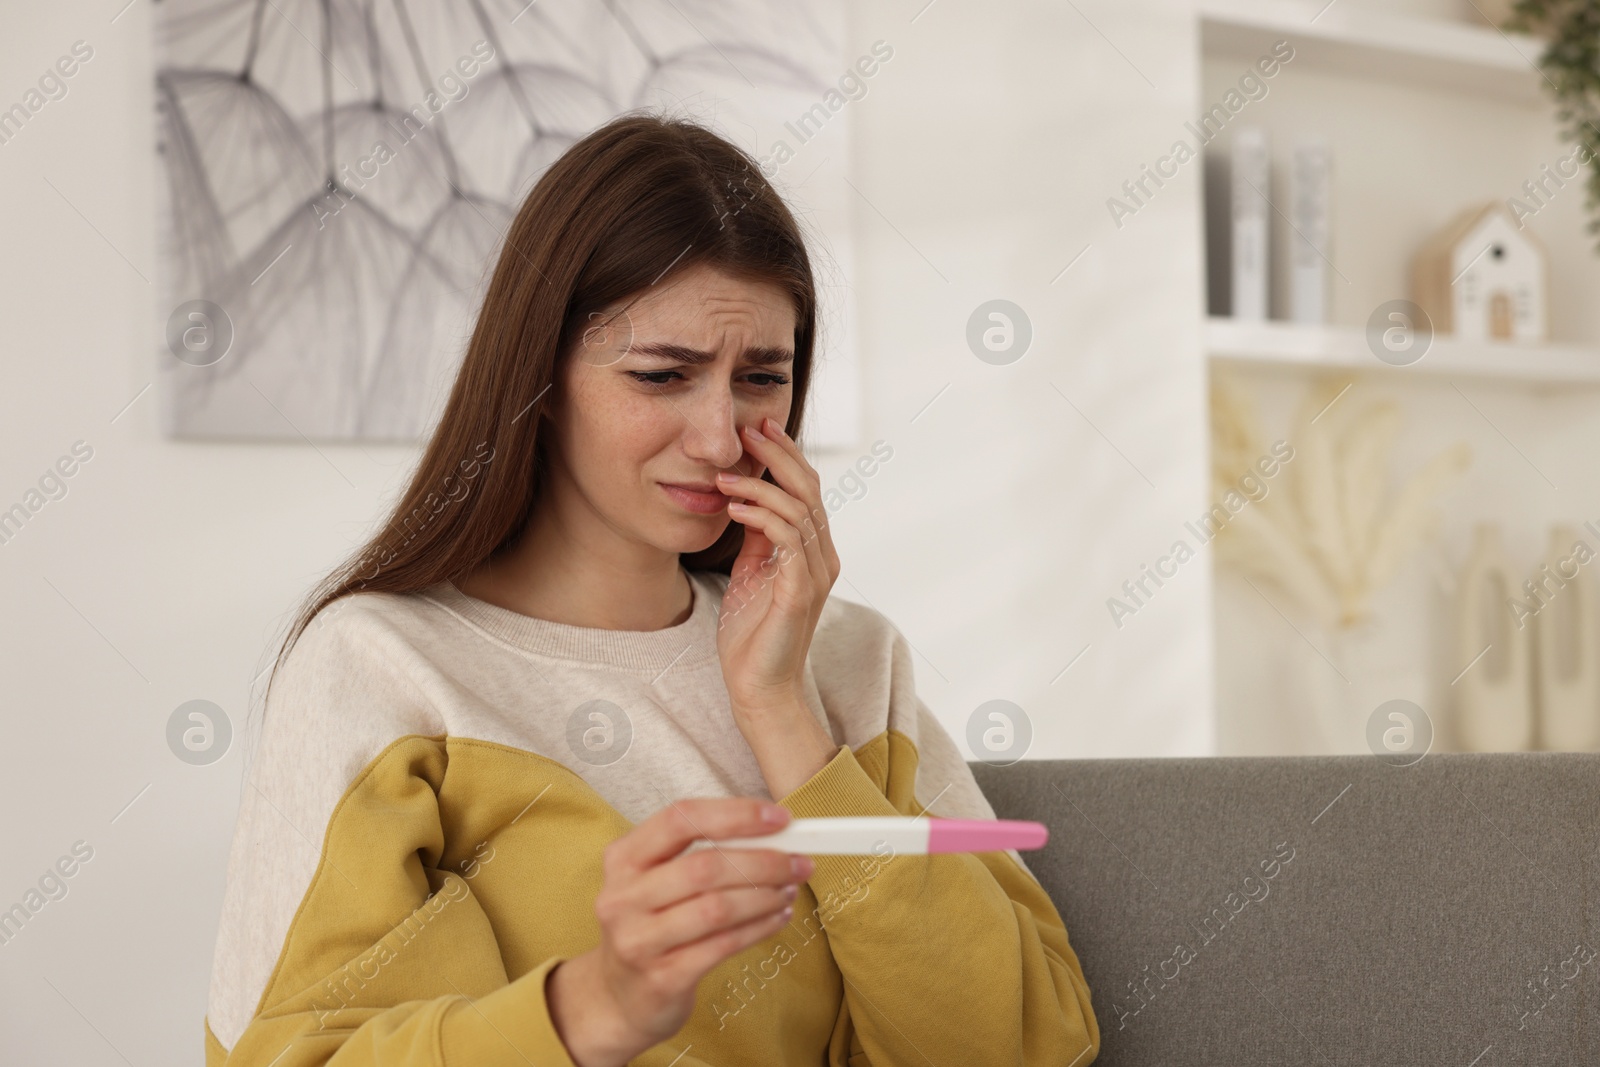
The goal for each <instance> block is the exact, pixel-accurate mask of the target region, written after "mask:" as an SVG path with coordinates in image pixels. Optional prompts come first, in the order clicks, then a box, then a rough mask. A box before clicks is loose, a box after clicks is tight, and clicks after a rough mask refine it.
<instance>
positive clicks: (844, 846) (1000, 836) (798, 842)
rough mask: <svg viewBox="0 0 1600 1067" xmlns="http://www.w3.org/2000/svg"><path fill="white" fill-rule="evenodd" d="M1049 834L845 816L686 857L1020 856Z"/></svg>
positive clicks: (990, 823)
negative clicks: (735, 852)
mask: <svg viewBox="0 0 1600 1067" xmlns="http://www.w3.org/2000/svg"><path fill="white" fill-rule="evenodd" d="M1049 839H1050V830H1049V828H1048V827H1047V826H1045V825H1044V824H1043V823H1038V822H1024V821H1020V820H1017V819H939V818H931V817H929V816H926V815H919V816H916V817H912V818H908V817H904V816H897V815H888V816H879V815H844V816H835V817H832V818H821V819H791V820H790V821H789V824H788V825H787V826H785V827H784V828H783V829H781V830H778V831H775V832H773V833H770V834H762V835H760V836H758V837H727V838H723V839H722V840H720V841H712V840H709V839H707V838H700V839H698V840H696V841H693V842H691V843H690V845H689V848H688V849H687V850H686V851H689V852H693V851H696V850H698V849H706V848H770V849H775V850H777V851H779V852H798V853H800V854H802V855H811V856H825V855H831V856H868V855H873V854H875V853H876V852H877V851H878V847H879V844H880V842H881V843H883V844H887V845H888V846H889V847H890V848H891V849H893V850H894V851H895V852H896V853H899V854H902V855H912V856H920V855H926V854H928V853H933V852H1001V851H1004V850H1005V849H1012V848H1014V849H1016V850H1017V851H1019V852H1026V851H1031V850H1033V849H1039V848H1043V847H1044V843H1045V842H1046V841H1048V840H1049Z"/></svg>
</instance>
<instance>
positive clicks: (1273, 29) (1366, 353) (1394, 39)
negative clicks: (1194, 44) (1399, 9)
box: [1197, 0, 1600, 385]
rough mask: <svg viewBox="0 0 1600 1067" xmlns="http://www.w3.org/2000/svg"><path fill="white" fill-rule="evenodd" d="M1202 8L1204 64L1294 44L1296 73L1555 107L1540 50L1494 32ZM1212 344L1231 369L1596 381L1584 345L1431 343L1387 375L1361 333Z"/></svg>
mask: <svg viewBox="0 0 1600 1067" xmlns="http://www.w3.org/2000/svg"><path fill="white" fill-rule="evenodd" d="M1197 10H1198V12H1199V17H1200V42H1201V49H1202V52H1203V53H1204V54H1207V55H1213V56H1218V57H1232V58H1243V59H1248V58H1249V57H1252V56H1256V55H1261V54H1264V53H1267V52H1270V51H1271V48H1272V45H1273V43H1274V42H1275V41H1279V40H1283V39H1288V40H1291V41H1292V42H1293V44H1294V47H1295V50H1296V57H1295V63H1296V64H1297V65H1299V66H1300V67H1301V68H1305V67H1310V68H1312V69H1317V70H1321V71H1325V72H1328V73H1334V74H1338V75H1341V76H1346V77H1352V78H1360V79H1363V80H1391V81H1398V82H1404V83H1408V84H1413V85H1421V86H1425V87H1428V88H1433V89H1438V90H1445V91H1449V92H1465V93H1471V94H1476V95H1480V96H1485V97H1492V98H1495V99H1497V100H1499V101H1500V102H1502V103H1505V102H1511V103H1515V104H1519V105H1525V106H1528V107H1537V108H1548V107H1550V106H1551V104H1550V101H1549V100H1548V99H1547V98H1546V96H1545V95H1544V93H1543V82H1544V76H1543V75H1542V74H1541V73H1540V72H1539V69H1538V57H1539V55H1540V52H1541V51H1542V48H1543V45H1542V43H1541V42H1539V41H1538V40H1536V39H1534V38H1532V37H1527V36H1523V35H1520V34H1508V33H1505V32H1503V31H1501V30H1499V29H1496V28H1494V27H1491V26H1488V25H1482V26H1478V25H1472V24H1470V23H1466V22H1461V23H1453V22H1447V21H1445V20H1442V19H1437V18H1420V17H1417V16H1414V15H1404V14H1393V13H1388V12H1382V11H1372V10H1368V9H1363V8H1350V7H1344V6H1340V5H1339V4H1338V3H1337V2H1335V3H1331V4H1330V3H1328V2H1327V0H1199V3H1198V4H1197ZM1205 339H1206V352H1207V356H1208V357H1209V358H1210V359H1212V360H1216V361H1220V362H1227V363H1239V364H1254V365H1279V366H1297V367H1306V368H1313V369H1315V368H1326V369H1330V370H1332V369H1344V370H1372V371H1375V372H1380V373H1390V372H1392V373H1410V374H1422V375H1460V376H1470V377H1479V378H1500V379H1506V380H1512V381H1523V382H1531V383H1554V384H1573V385H1593V384H1600V349H1593V348H1587V347H1584V346H1578V345H1567V344H1544V345H1513V344H1467V343H1462V342H1459V341H1455V340H1453V339H1451V338H1449V337H1435V338H1434V340H1433V343H1432V346H1431V347H1430V349H1429V351H1428V353H1427V355H1426V356H1425V357H1424V358H1423V359H1421V360H1420V361H1418V362H1417V363H1415V364H1413V365H1411V366H1409V367H1392V366H1390V365H1388V364H1385V363H1383V362H1382V361H1380V360H1378V359H1377V358H1376V357H1375V356H1374V355H1373V353H1372V351H1371V349H1370V348H1369V347H1368V346H1367V343H1366V338H1365V336H1364V333H1363V331H1361V330H1358V329H1351V328H1347V327H1332V326H1327V327H1321V326H1319V327H1307V326H1299V325H1294V324H1290V323H1286V322H1281V321H1269V322H1265V323H1248V322H1235V321H1234V320H1231V319H1227V318H1211V319H1210V320H1208V321H1207V323H1206V325H1205Z"/></svg>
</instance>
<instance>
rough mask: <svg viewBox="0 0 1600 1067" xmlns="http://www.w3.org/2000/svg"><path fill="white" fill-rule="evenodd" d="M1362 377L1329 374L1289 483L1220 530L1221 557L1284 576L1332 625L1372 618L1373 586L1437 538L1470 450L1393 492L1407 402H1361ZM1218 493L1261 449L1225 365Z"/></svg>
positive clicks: (1305, 423) (1218, 392) (1311, 406)
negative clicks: (1442, 511) (1446, 492)
mask: <svg viewBox="0 0 1600 1067" xmlns="http://www.w3.org/2000/svg"><path fill="white" fill-rule="evenodd" d="M1352 384H1353V380H1352V379H1350V378H1349V377H1346V376H1323V377H1319V378H1318V379H1317V380H1316V381H1315V382H1314V383H1313V384H1312V386H1311V388H1310V389H1309V390H1308V391H1307V393H1306V395H1305V398H1304V399H1303V400H1302V402H1301V404H1300V409H1299V411H1298V412H1297V413H1296V416H1295V420H1294V423H1293V425H1292V426H1291V427H1290V434H1289V443H1290V444H1291V445H1293V446H1294V449H1295V453H1296V456H1295V462H1294V464H1293V465H1292V469H1291V470H1289V471H1288V472H1287V473H1288V484H1287V485H1286V487H1285V491H1283V492H1277V493H1272V494H1269V495H1268V496H1267V497H1266V498H1265V499H1264V500H1262V501H1260V503H1258V504H1256V505H1255V506H1254V507H1250V508H1246V509H1245V510H1244V511H1242V512H1240V513H1239V514H1238V515H1236V516H1235V517H1234V520H1233V521H1232V522H1230V523H1229V524H1228V525H1227V527H1226V528H1224V529H1223V530H1222V531H1221V532H1220V533H1219V534H1218V536H1217V539H1216V550H1217V560H1218V562H1219V563H1223V564H1226V565H1228V566H1231V567H1234V568H1235V569H1237V570H1238V571H1239V572H1241V573H1243V574H1244V575H1246V576H1248V577H1253V578H1258V579H1261V580H1263V581H1267V582H1270V583H1272V584H1273V585H1274V586H1276V587H1277V588H1278V589H1279V590H1281V591H1282V592H1284V593H1285V594H1287V595H1288V596H1289V597H1291V598H1292V599H1293V600H1294V601H1295V602H1296V603H1297V604H1298V605H1299V606H1300V607H1301V608H1302V609H1303V610H1304V611H1305V612H1306V613H1307V614H1308V615H1310V616H1311V617H1312V618H1314V619H1316V620H1317V621H1318V622H1319V623H1321V624H1322V625H1323V626H1324V627H1327V628H1330V629H1331V628H1332V627H1334V626H1339V627H1351V626H1354V625H1356V624H1358V623H1360V622H1362V621H1364V620H1366V619H1367V618H1368V617H1369V616H1370V614H1371V610H1372V601H1373V598H1374V596H1376V594H1377V593H1378V591H1379V590H1381V589H1382V588H1383V587H1384V585H1385V584H1386V583H1387V582H1388V581H1389V580H1390V579H1391V578H1393V577H1394V575H1395V572H1396V571H1397V570H1398V569H1399V567H1400V564H1401V563H1402V562H1403V561H1404V560H1405V558H1406V557H1407V556H1409V555H1410V554H1411V552H1412V551H1413V550H1414V549H1416V548H1418V547H1420V546H1421V545H1423V544H1424V543H1426V542H1427V541H1429V540H1431V539H1432V538H1433V536H1434V534H1435V532H1436V526H1437V521H1438V515H1437V513H1436V511H1435V509H1434V507H1433V503H1434V500H1435V498H1436V497H1437V496H1438V495H1439V493H1440V492H1441V491H1443V489H1444V488H1445V487H1446V485H1447V484H1448V483H1449V482H1450V481H1451V480H1452V479H1453V478H1455V477H1456V476H1457V475H1459V474H1461V473H1462V472H1463V471H1465V470H1466V469H1467V467H1468V466H1469V465H1470V463H1471V462H1472V450H1471V449H1470V448H1469V447H1468V445H1467V444H1466V442H1464V441H1463V442H1457V443H1456V444H1455V445H1453V446H1451V447H1450V448H1447V449H1446V450H1445V451H1443V452H1441V453H1440V454H1439V455H1437V456H1435V457H1434V458H1433V459H1432V460H1430V461H1429V462H1428V463H1427V465H1425V466H1424V467H1423V468H1422V469H1421V470H1420V471H1418V472H1417V473H1416V474H1414V475H1412V476H1411V478H1410V480H1409V481H1407V482H1406V483H1405V485H1404V486H1403V487H1402V488H1401V489H1400V490H1399V491H1398V492H1396V493H1394V494H1392V496H1390V497H1389V499H1388V500H1387V501H1386V500H1385V496H1386V489H1387V486H1388V483H1389V478H1388V468H1389V465H1390V461H1391V458H1392V455H1393V446H1394V440H1395V435H1396V434H1397V433H1398V432H1399V429H1400V420H1401V415H1400V410H1399V407H1398V405H1396V404H1395V403H1394V402H1393V401H1388V400H1374V401H1372V402H1370V403H1368V404H1367V405H1366V406H1364V407H1359V406H1357V405H1356V404H1355V403H1353V402H1352V401H1351V399H1350V398H1349V397H1346V396H1344V395H1343V394H1344V393H1345V390H1347V389H1349V388H1350V387H1351V385H1352ZM1211 427H1212V446H1211V479H1212V487H1213V493H1222V492H1225V491H1226V490H1228V489H1229V488H1231V487H1232V486H1233V485H1234V484H1235V483H1236V482H1237V481H1238V479H1239V476H1240V474H1241V473H1242V472H1243V471H1246V470H1248V469H1249V468H1250V465H1251V464H1252V463H1253V462H1254V460H1255V457H1256V456H1259V455H1261V454H1262V450H1263V441H1264V434H1263V433H1262V432H1261V428H1260V424H1259V420H1258V419H1257V417H1256V408H1255V403H1254V398H1253V397H1251V396H1250V395H1249V394H1248V392H1247V391H1246V390H1245V389H1244V387H1243V386H1242V385H1240V384H1239V383H1238V382H1237V381H1234V380H1231V379H1230V378H1228V377H1227V376H1225V375H1222V374H1218V375H1217V376H1216V377H1215V378H1214V380H1213V385H1212V389H1211Z"/></svg>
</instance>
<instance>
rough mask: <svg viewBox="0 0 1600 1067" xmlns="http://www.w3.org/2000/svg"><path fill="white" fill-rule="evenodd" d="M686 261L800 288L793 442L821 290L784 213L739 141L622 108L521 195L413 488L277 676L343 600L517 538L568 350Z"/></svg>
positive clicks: (344, 575) (401, 585)
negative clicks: (611, 311)
mask: <svg viewBox="0 0 1600 1067" xmlns="http://www.w3.org/2000/svg"><path fill="white" fill-rule="evenodd" d="M693 264H709V265H712V266H715V267H717V268H719V269H721V270H723V271H725V272H727V273H729V274H732V275H735V276H738V277H745V278H749V279H752V280H757V281H763V282H770V283H775V284H777V285H778V286H779V287H780V288H782V289H784V290H785V291H786V292H788V293H789V294H790V295H791V297H792V298H793V300H794V306H795V324H796V325H795V334H794V365H793V370H792V372H791V381H792V382H793V386H794V387H793V391H792V400H791V404H790V409H789V419H788V424H787V425H786V426H785V427H784V428H785V430H786V431H787V432H788V433H789V435H790V436H791V437H793V438H795V439H796V440H798V439H799V426H800V421H801V417H802V416H803V415H804V413H805V401H806V392H807V386H808V383H809V381H810V377H811V353H812V342H813V337H814V333H815V329H816V292H815V288H814V283H813V280H812V274H811V263H810V260H809V259H808V257H807V255H806V249H805V243H804V241H803V239H802V237H801V232H800V228H799V226H798V225H797V224H796V222H795V219H794V216H793V215H792V214H790V212H789V209H788V207H787V206H786V205H785V204H784V202H783V200H782V198H781V197H779V195H778V193H777V192H776V190H774V189H773V188H772V185H771V184H770V183H769V182H768V181H767V180H766V178H765V177H764V176H763V175H762V173H761V170H760V166H759V164H758V163H757V162H756V161H755V159H753V158H752V157H751V156H750V155H749V154H748V153H746V152H745V151H744V150H742V149H740V148H739V147H738V146H736V145H733V144H731V143H729V142H728V141H726V140H724V139H723V138H721V137H719V136H717V135H716V134H715V133H713V132H711V131H710V130H708V129H706V128H705V127H703V126H700V125H698V124H696V123H693V122H690V121H687V120H682V119H672V118H666V117H662V116H657V115H652V114H647V113H643V112H638V111H635V112H630V113H627V114H624V115H622V116H621V117H619V118H616V119H614V120H612V121H611V122H608V123H607V124H605V125H604V126H601V127H600V128H598V129H596V130H595V131H593V132H592V133H590V134H589V135H588V136H586V137H584V138H583V139H582V140H580V141H578V142H577V143H576V144H574V145H573V146H572V147H571V148H569V149H568V150H567V151H566V152H565V153H564V154H563V155H562V156H561V157H560V158H559V159H557V160H556V161H555V163H553V164H552V165H551V166H550V168H549V169H548V170H546V171H545V172H544V174H543V175H542V176H541V177H540V179H539V181H538V182H537V184H535V185H534V187H533V190H532V192H530V193H529V194H528V197H527V199H526V200H524V201H523V203H522V207H521V209H520V210H519V211H518V212H517V216H516V219H515V220H514V221H513V222H512V223H511V229H510V231H509V232H508V233H507V234H506V238H505V244H504V247H503V248H502V249H501V252H500V258H499V261H498V262H497V263H496V265H495V269H494V274H493V276H492V278H491V279H490V282H489V286H488V290H487V293H486V295H485V297H484V302H483V309H482V311H481V312H480V313H479V315H478V321H477V324H476V326H475V327H474V329H473V331H472V339H471V341H469V342H468V345H467V351H466V355H465V358H464V359H463V361H462V364H461V369H460V371H459V372H458V373H457V374H456V378H455V384H454V386H453V387H452V388H451V390H450V397H449V399H448V400H447V401H446V403H445V407H444V411H443V413H442V414H441V416H440V418H439V423H438V425H437V426H436V427H435V428H434V430H433V433H432V435H431V436H430V437H429V439H428V443H427V447H426V449H425V450H424V452H423V454H422V458H421V461H420V462H419V463H418V465H417V469H416V471H415V473H414V474H413V475H412V478H411V482H410V485H409V486H408V487H407V489H406V491H405V493H404V494H403V495H402V496H401V497H400V501H399V503H398V504H396V505H395V507H394V511H393V513H392V514H391V515H390V517H389V520H388V521H387V522H386V523H384V525H383V527H382V529H380V530H379V531H378V533H377V534H376V535H374V536H373V537H372V539H371V540H370V541H368V542H367V543H366V544H365V545H364V546H362V548H361V549H360V550H359V551H357V552H356V553H355V554H354V555H353V556H351V557H350V559H349V560H348V561H347V562H345V563H344V564H342V565H341V566H339V567H338V568H337V569H336V570H334V572H333V573H332V574H330V575H328V577H327V578H325V579H324V580H323V581H322V582H321V583H319V584H318V585H317V586H316V588H315V589H313V591H312V592H311V594H310V595H309V596H308V597H307V599H306V601H305V603H304V605H303V606H302V608H301V609H300V612H299V614H298V615H297V616H296V617H295V619H294V622H293V624H292V625H291V627H290V629H289V631H288V634H287V636H286V637H285V638H284V641H283V643H282V645H281V647H280V649H279V652H278V655H277V657H276V659H275V660H274V663H273V668H274V670H273V674H274V675H275V674H276V672H277V668H278V667H280V666H281V665H282V663H283V661H284V658H285V657H286V656H287V655H288V654H289V651H290V649H291V648H292V647H293V646H294V643H295V642H296V641H297V640H298V639H299V637H300V635H301V634H302V633H303V632H304V631H305V628H306V627H307V626H308V625H309V624H310V623H311V621H312V619H313V618H315V617H316V615H317V613H318V612H320V611H321V610H322V609H323V608H325V607H327V606H328V605H329V604H330V603H332V602H333V601H335V600H337V599H339V598H340V597H343V596H347V595H349V594H351V593H356V592H363V591H365V592H382V593H411V592H416V591H418V590H421V589H425V588H427V587H428V586H431V585H433V584H435V583H437V582H441V581H446V580H454V579H458V578H462V577H464V576H465V575H466V574H468V573H469V572H471V571H472V570H473V569H474V568H476V567H477V566H478V565H480V564H482V563H483V562H485V561H486V560H489V559H490V558H492V557H493V556H494V555H496V554H497V553H499V552H501V551H503V550H505V549H507V548H509V547H510V546H512V545H513V544H515V542H516V541H517V539H518V538H519V537H520V536H521V534H522V532H523V531H524V529H525V528H526V527H527V525H528V520H529V518H530V516H531V515H532V514H533V508H534V506H535V503H536V501H537V500H538V498H539V489H540V485H541V483H542V482H543V480H544V478H545V477H546V471H547V468H546V466H545V463H546V452H545V444H544V442H543V441H541V440H540V435H539V428H540V419H541V415H542V413H543V411H544V410H545V408H546V407H547V406H548V405H549V404H550V402H551V399H552V397H551V396H550V394H551V392H553V390H554V387H555V384H556V376H557V371H558V369H559V366H560V363H561V357H562V356H563V354H565V353H568V352H571V351H572V350H573V349H574V347H575V346H576V344H577V343H578V342H579V341H581V340H582V338H583V336H584V334H585V331H586V330H588V329H593V328H595V321H597V320H598V319H599V315H598V313H600V312H601V311H603V309H605V308H607V307H609V306H610V305H612V304H614V303H617V302H618V301H621V300H624V299H626V298H629V297H634V298H637V297H638V296H640V295H642V293H643V291H644V290H646V289H648V288H650V287H651V286H652V285H654V284H656V283H658V282H661V281H662V280H664V279H666V278H669V277H671V276H672V275H673V274H675V273H677V272H678V271H681V270H683V269H684V268H686V267H688V266H690V265H693ZM763 477H765V478H766V479H767V480H768V481H771V480H772V477H771V472H770V471H769V472H767V473H766V474H765V475H763ZM743 542H744V527H743V526H742V525H740V524H739V523H736V522H730V523H729V524H728V527H727V529H725V530H724V531H723V533H722V536H721V537H720V538H718V540H717V541H716V543H715V544H713V545H711V546H710V547H709V548H707V549H705V550H703V551H700V552H694V553H684V554H681V555H680V557H679V559H680V561H681V562H682V563H683V565H684V566H685V567H686V568H688V569H690V570H712V571H721V572H722V573H724V574H726V573H728V572H729V570H730V569H731V567H732V563H733V560H734V558H735V557H736V556H737V555H738V552H739V548H740V546H741V545H742V544H743ZM267 688H268V692H269V693H270V691H271V681H270V680H269V681H268V684H267Z"/></svg>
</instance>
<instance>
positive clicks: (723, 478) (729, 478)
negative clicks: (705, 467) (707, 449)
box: [717, 471, 739, 485]
mask: <svg viewBox="0 0 1600 1067" xmlns="http://www.w3.org/2000/svg"><path fill="white" fill-rule="evenodd" d="M738 480H739V479H738V477H737V476H736V475H732V474H729V473H728V472H727V471H718V472H717V481H719V482H722V483H723V484H724V485H727V484H729V483H732V482H736V481H738Z"/></svg>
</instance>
